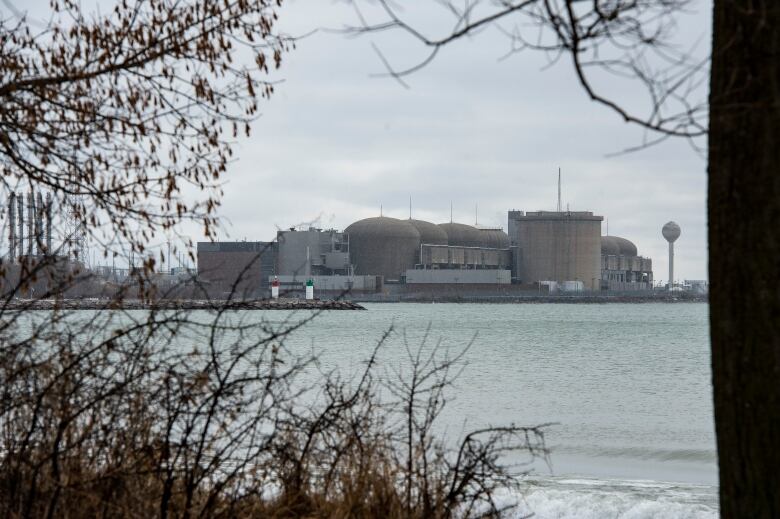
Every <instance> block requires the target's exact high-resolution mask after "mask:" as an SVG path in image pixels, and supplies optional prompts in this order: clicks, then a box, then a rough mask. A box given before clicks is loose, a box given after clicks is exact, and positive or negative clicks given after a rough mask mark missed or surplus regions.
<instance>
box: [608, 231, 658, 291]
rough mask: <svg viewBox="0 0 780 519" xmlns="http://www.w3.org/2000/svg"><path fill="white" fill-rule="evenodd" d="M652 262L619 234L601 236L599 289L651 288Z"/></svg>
mask: <svg viewBox="0 0 780 519" xmlns="http://www.w3.org/2000/svg"><path fill="white" fill-rule="evenodd" d="M652 288H653V262H652V260H651V259H650V258H645V257H642V256H639V255H638V254H637V249H636V245H634V244H633V243H631V242H630V241H629V240H627V239H625V238H621V237H619V236H602V237H601V290H613V291H623V290H651V289H652Z"/></svg>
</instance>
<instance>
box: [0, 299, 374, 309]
mask: <svg viewBox="0 0 780 519" xmlns="http://www.w3.org/2000/svg"><path fill="white" fill-rule="evenodd" d="M4 309H5V310H365V308H364V307H363V306H361V305H359V304H357V303H354V302H352V301H341V300H320V299H313V300H306V299H258V300H253V301H225V300H202V299H181V300H174V299H161V300H157V301H141V300H137V299H125V300H114V299H36V300H29V299H12V300H10V301H8V302H6V303H5V305H4Z"/></svg>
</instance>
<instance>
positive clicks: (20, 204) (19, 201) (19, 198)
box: [16, 193, 24, 258]
mask: <svg viewBox="0 0 780 519" xmlns="http://www.w3.org/2000/svg"><path fill="white" fill-rule="evenodd" d="M16 209H17V211H16V213H17V216H18V219H17V222H18V224H19V257H20V258H21V257H22V256H24V193H22V194H21V195H16Z"/></svg>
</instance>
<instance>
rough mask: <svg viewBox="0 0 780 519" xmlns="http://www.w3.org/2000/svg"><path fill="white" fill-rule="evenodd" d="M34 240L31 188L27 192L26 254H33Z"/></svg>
mask: <svg viewBox="0 0 780 519" xmlns="http://www.w3.org/2000/svg"><path fill="white" fill-rule="evenodd" d="M34 241H35V195H33V192H32V189H31V190H30V192H29V193H27V255H28V256H32V255H33V242H34Z"/></svg>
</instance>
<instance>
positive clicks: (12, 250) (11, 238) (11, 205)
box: [8, 191, 16, 261]
mask: <svg viewBox="0 0 780 519" xmlns="http://www.w3.org/2000/svg"><path fill="white" fill-rule="evenodd" d="M14 256H16V193H14V192H13V191H11V193H10V194H9V195H8V261H13V260H14Z"/></svg>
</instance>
